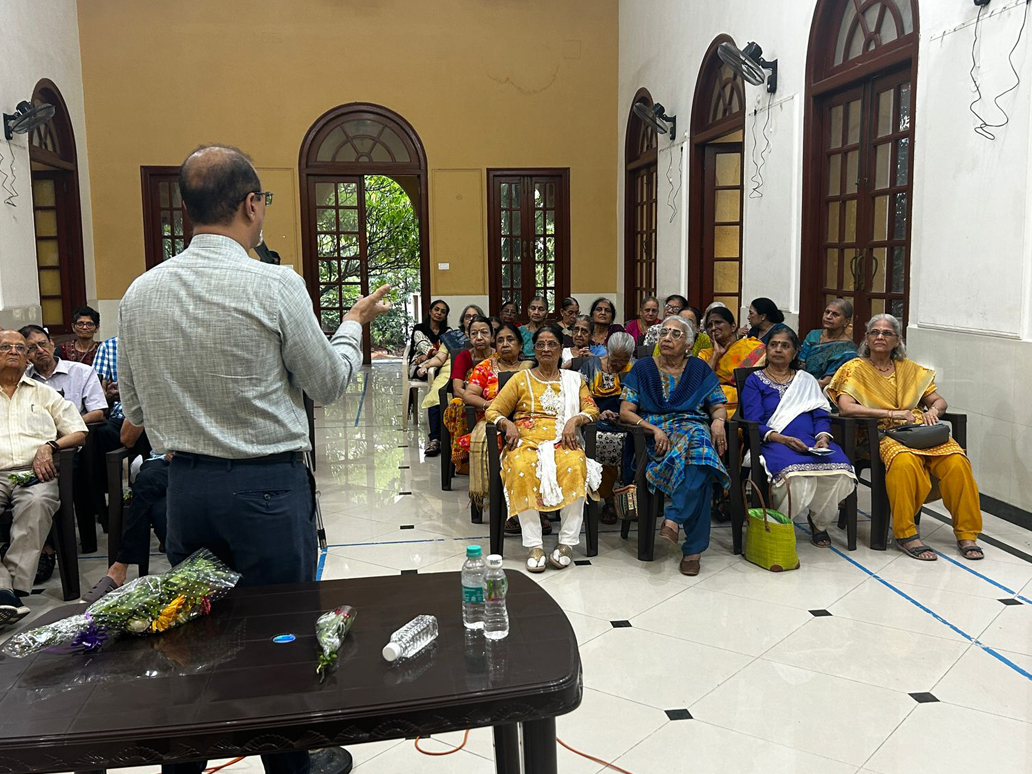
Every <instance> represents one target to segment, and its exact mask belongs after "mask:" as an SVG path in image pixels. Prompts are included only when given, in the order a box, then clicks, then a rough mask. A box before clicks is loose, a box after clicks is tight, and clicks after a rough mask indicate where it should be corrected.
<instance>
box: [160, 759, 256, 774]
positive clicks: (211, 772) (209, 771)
mask: <svg viewBox="0 0 1032 774" xmlns="http://www.w3.org/2000/svg"><path fill="white" fill-rule="evenodd" d="M244 757H245V756H243V755H241V756H240V757H239V758H234V759H233V760H231V761H226V762H225V763H222V764H219V765H218V766H212V767H211V768H210V769H205V770H204V772H203V774H215V772H216V771H222V770H223V769H225V768H228V767H229V766H232V765H233V764H235V763H240V761H242V760H243V759H244ZM159 774H160V772H159Z"/></svg>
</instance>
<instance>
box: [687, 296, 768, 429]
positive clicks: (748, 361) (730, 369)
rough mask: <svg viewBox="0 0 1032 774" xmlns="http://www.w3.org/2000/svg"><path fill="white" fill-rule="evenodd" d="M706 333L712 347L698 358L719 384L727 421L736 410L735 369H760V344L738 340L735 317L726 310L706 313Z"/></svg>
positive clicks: (754, 341)
mask: <svg viewBox="0 0 1032 774" xmlns="http://www.w3.org/2000/svg"><path fill="white" fill-rule="evenodd" d="M706 330H707V331H708V332H709V337H710V339H711V341H712V342H713V346H712V347H711V348H709V349H704V350H702V351H700V352H699V354H698V357H699V358H700V359H701V360H703V361H705V362H706V363H707V365H709V367H710V368H711V369H712V370H713V372H714V373H715V374H716V375H717V379H719V380H720V389H721V390H723V391H724V398H725V399H726V400H727V416H728V419H730V418H731V417H733V416H734V415H735V411H736V410H737V409H738V387H737V386H736V385H735V369H736V368H751V367H753V366H757V365H762V364H763V355H764V348H763V342H762V341H760V340H759V339H755V338H752V337H749V336H746V337H745V338H739V336H738V331H737V330H735V316H734V315H733V314H732V313H731V310H730V309H728V308H727V307H726V306H714V307H711V308H710V310H709V311H708V312H706Z"/></svg>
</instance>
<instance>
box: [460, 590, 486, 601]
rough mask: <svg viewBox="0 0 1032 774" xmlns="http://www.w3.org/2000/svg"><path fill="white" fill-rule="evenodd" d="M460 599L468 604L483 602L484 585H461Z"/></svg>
mask: <svg viewBox="0 0 1032 774" xmlns="http://www.w3.org/2000/svg"><path fill="white" fill-rule="evenodd" d="M462 601H463V602H465V603H467V604H469V603H472V604H476V605H480V604H483V603H484V587H483V586H463V587H462Z"/></svg>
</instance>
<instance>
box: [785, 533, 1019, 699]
mask: <svg viewBox="0 0 1032 774" xmlns="http://www.w3.org/2000/svg"><path fill="white" fill-rule="evenodd" d="M795 526H796V529H798V530H799V531H800V532H802V533H804V534H806V535H809V534H810V531H809V529H804V528H803V527H802V526H801V525H799V524H796V525H795ZM828 548H829V549H830V550H831V551H833V552H834V553H836V554H838V556H840V557H841V558H843V559H845V560H846V561H847V562H849V563H850V564H851V565H853V566H854V567H856V568H857V569H858V570H860V571H861V572H864V573H866V574H867V575H869V576H870V577H872V578H874V579H875V580H876V581H878V582H879V583H880V584H882V585H883V586H885V588H887V589H891V590H892V591H894V592H896V593H897V594H899V595H900V596H901V597H903V599H905V600H906V601H907V602H909V603H910V604H912V605H913V606H914V607H916V608H917V609H918V610H921V611H923V612H925V613H927V614H928V615H930V616H931V617H932V618H934V619H935V620H936V621H938V622H939V623H941V624H943V625H944V626H947V627H949V628H950V629H951V630H952V631H954V632H956V633H957V634H959V635H960V636H961V637H963V638H964V639H965V640H967V641H968V642H970V643H971V644H972V645H975V646H976V647H978V648H979V649H981V650H983V651H985V652H986V653H988V654H989V655H990V656H992V657H993V658H995V659H997V660H999V661H1000V662H1001V663H1003V664H1006V665H1007V666H1009V667H1010V668H1011V669H1013V670H1014V671H1015V672H1017V673H1018V674H1019V675H1021V676H1022V677H1024V678H1025V679H1026V680H1029V681H1032V673H1030V672H1029V671H1028V670H1026V669H1023V668H1022V667H1020V666H1018V665H1017V664H1015V663H1014V662H1013V661H1011V660H1010V659H1009V658H1007V657H1006V656H1005V655H1003V654H1002V653H999V652H998V651H996V650H993V649H992V648H990V647H989V646H988V645H986V644H985V643H983V642H981V641H980V640H979V639H978V638H977V637H972V636H971V635H970V634H968V633H967V632H966V631H964V630H963V629H961V628H960V627H959V626H957V625H955V624H953V623H950V622H949V621H947V620H946V619H945V618H943V617H942V616H941V615H939V614H938V613H936V612H935V611H934V610H932V609H931V608H929V607H927V606H925V605H923V604H921V603H920V602H918V601H917V600H916V599H914V598H913V597H912V596H910V595H909V594H907V593H906V592H905V591H903V590H902V589H898V588H896V587H895V586H893V585H892V584H891V583H890V582H889V581H887V580H885V578H883V577H881V576H880V575H879V574H878V573H876V572H875V571H874V570H869V569H868V568H866V567H864V566H863V565H862V564H860V562H858V561H856V560H855V559H853V558H852V557H850V556H848V555H846V554H844V553H842V551H841V550H839V549H838V548H836V547H835V546H828Z"/></svg>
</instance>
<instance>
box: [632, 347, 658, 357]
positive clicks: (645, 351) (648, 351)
mask: <svg viewBox="0 0 1032 774" xmlns="http://www.w3.org/2000/svg"><path fill="white" fill-rule="evenodd" d="M655 348H656V345H655V344H653V345H651V346H649V345H646V344H639V345H638V347H637V348H636V349H635V350H634V358H635V359H636V360H641V358H643V357H651V356H652V352H653V350H654V349H655Z"/></svg>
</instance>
